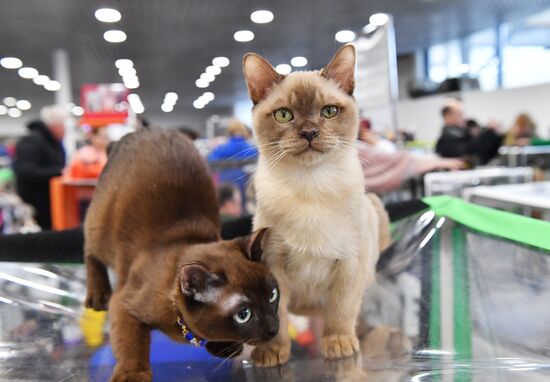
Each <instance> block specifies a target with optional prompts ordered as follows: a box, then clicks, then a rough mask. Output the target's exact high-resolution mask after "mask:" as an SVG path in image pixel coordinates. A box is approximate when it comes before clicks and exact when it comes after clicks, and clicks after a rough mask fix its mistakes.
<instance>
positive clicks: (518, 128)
mask: <svg viewBox="0 0 550 382" xmlns="http://www.w3.org/2000/svg"><path fill="white" fill-rule="evenodd" d="M536 137H537V126H536V125H535V123H534V122H533V119H532V118H531V117H530V116H529V114H527V113H521V114H520V115H518V116H517V117H516V120H515V121H514V124H513V125H512V127H511V128H510V130H508V133H506V136H505V138H504V144H505V145H506V146H527V145H529V144H530V143H531V140H532V139H533V138H536Z"/></svg>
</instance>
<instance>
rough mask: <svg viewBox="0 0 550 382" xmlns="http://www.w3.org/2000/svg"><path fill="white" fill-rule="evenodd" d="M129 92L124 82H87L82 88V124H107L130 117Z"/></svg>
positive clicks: (123, 120)
mask: <svg viewBox="0 0 550 382" xmlns="http://www.w3.org/2000/svg"><path fill="white" fill-rule="evenodd" d="M128 93H129V90H128V89H127V88H126V87H125V86H124V85H123V84H85V85H82V87H81V88H80V106H82V108H83V109H84V114H83V115H82V118H81V119H80V124H81V125H85V124H87V125H91V126H105V125H108V124H112V123H125V122H126V120H127V119H128Z"/></svg>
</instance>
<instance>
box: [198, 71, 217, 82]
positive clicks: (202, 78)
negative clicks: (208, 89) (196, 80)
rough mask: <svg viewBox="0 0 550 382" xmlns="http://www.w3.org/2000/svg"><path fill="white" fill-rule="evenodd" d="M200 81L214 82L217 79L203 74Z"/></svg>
mask: <svg viewBox="0 0 550 382" xmlns="http://www.w3.org/2000/svg"><path fill="white" fill-rule="evenodd" d="M200 79H201V80H204V81H208V82H212V81H214V80H215V79H216V77H215V76H213V75H212V74H208V73H203V74H201V77H200Z"/></svg>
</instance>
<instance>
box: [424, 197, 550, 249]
mask: <svg viewBox="0 0 550 382" xmlns="http://www.w3.org/2000/svg"><path fill="white" fill-rule="evenodd" d="M422 200H423V201H424V203H426V204H428V205H429V206H430V208H431V209H432V210H433V211H434V212H435V213H436V214H437V215H440V216H446V217H449V218H451V219H453V220H454V221H456V222H458V223H460V224H463V225H465V226H467V227H469V228H472V229H474V230H477V231H481V232H484V233H487V234H490V235H494V236H498V237H502V238H505V239H508V240H512V241H516V242H519V243H523V244H527V245H531V246H534V247H538V248H542V249H545V250H547V251H550V222H545V221H542V220H537V219H531V218H528V217H525V216H521V215H516V214H513V213H510V212H505V211H500V210H496V209H493V208H489V207H484V206H479V205H477V204H472V203H467V202H465V201H463V200H462V199H458V198H453V197H450V196H432V197H428V198H424V199H422Z"/></svg>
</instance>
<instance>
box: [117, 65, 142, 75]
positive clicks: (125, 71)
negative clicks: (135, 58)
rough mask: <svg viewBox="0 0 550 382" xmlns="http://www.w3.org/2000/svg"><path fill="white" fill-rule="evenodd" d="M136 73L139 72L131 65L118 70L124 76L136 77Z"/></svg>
mask: <svg viewBox="0 0 550 382" xmlns="http://www.w3.org/2000/svg"><path fill="white" fill-rule="evenodd" d="M136 73H137V71H136V69H135V68H133V67H131V66H125V67H123V68H120V69H119V70H118V74H119V75H120V76H122V77H126V76H129V77H134V76H135V75H136Z"/></svg>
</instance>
